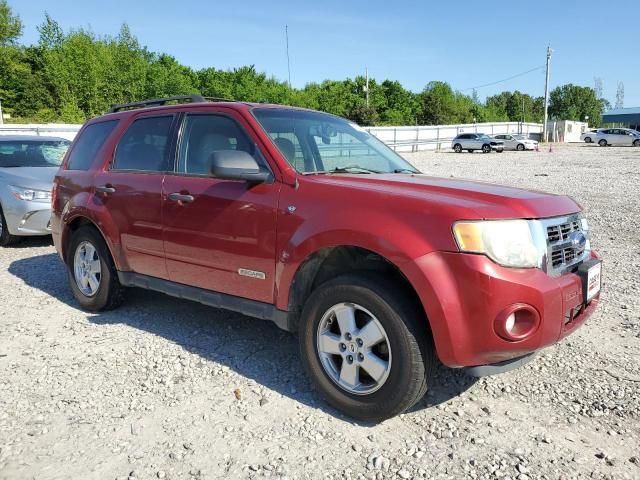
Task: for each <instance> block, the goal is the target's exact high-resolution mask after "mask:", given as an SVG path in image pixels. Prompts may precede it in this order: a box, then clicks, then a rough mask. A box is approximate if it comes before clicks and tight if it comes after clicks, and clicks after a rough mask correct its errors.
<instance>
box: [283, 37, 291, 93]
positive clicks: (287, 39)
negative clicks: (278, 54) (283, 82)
mask: <svg viewBox="0 0 640 480" xmlns="http://www.w3.org/2000/svg"><path fill="white" fill-rule="evenodd" d="M284 36H285V40H286V42H287V73H288V75H289V89H291V64H290V62H289V26H288V25H285V26H284Z"/></svg>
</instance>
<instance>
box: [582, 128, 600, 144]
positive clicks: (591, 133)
mask: <svg viewBox="0 0 640 480" xmlns="http://www.w3.org/2000/svg"><path fill="white" fill-rule="evenodd" d="M600 130H601V129H599V128H595V129H591V130H587V131H586V132H584V133H583V134H581V135H580V140H581V141H583V142H585V143H593V139H594V138H596V136H597V135H598V132H599V131H600Z"/></svg>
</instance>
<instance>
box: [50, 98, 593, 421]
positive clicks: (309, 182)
mask: <svg viewBox="0 0 640 480" xmlns="http://www.w3.org/2000/svg"><path fill="white" fill-rule="evenodd" d="M172 102H173V104H170V103H172ZM176 102H178V103H176ZM52 197H53V200H52V202H53V218H52V230H53V238H54V241H55V245H56V248H57V250H58V252H59V253H60V256H61V257H62V259H63V260H64V262H65V263H66V265H67V266H68V270H69V280H70V285H71V289H72V290H73V293H74V295H75V297H76V299H77V301H78V302H79V303H80V305H81V306H82V307H83V308H85V309H87V310H90V311H97V310H104V309H110V308H114V307H116V306H117V305H118V304H119V303H120V302H121V301H122V299H123V294H124V292H125V287H129V286H135V287H142V288H147V289H152V290H157V291H160V292H165V293H167V294H169V295H173V296H176V297H181V298H187V299H191V300H195V301H198V302H202V303H205V304H207V305H211V306H214V307H220V308H226V309H230V310H234V311H238V312H242V313H244V314H246V315H250V316H253V317H258V318H262V319H267V320H272V321H274V322H275V323H276V324H277V325H278V326H279V327H280V328H283V329H286V330H289V331H297V332H298V333H299V341H300V350H301V357H302V361H303V363H304V365H305V367H306V369H307V371H308V373H309V375H310V377H311V379H312V380H313V382H314V384H315V386H316V388H317V389H318V390H319V391H320V392H321V393H322V394H323V396H324V397H326V399H327V400H328V401H329V402H330V403H331V404H333V405H334V406H335V407H337V408H338V409H340V410H342V411H344V412H346V413H347V414H349V415H351V416H353V417H356V418H360V419H369V420H381V419H384V418H387V417H390V416H393V415H395V414H397V413H399V412H402V411H403V410H405V409H407V408H408V407H410V406H411V405H413V404H414V403H415V402H416V401H418V400H419V399H420V398H421V397H422V396H423V395H424V393H425V391H426V389H427V384H428V380H429V376H430V373H431V372H432V371H433V367H434V365H435V362H436V361H437V360H436V358H438V359H439V360H440V361H441V362H442V363H444V364H445V365H448V366H450V367H471V368H470V369H469V370H470V372H471V373H472V374H474V375H477V376H480V375H486V374H491V373H498V372H501V371H506V370H509V369H511V368H514V367H515V366H517V365H520V364H522V363H524V362H525V361H527V360H529V359H530V358H531V356H532V354H533V353H534V352H535V351H536V350H539V349H541V348H543V347H546V346H548V345H551V344H553V343H556V342H558V341H559V340H560V339H561V338H563V337H565V336H566V335H568V334H569V333H571V332H573V331H574V330H575V329H576V328H577V327H578V326H579V325H581V324H582V323H583V322H584V321H585V319H586V318H587V317H588V316H589V315H590V314H591V313H592V312H593V310H594V308H595V306H596V305H597V303H598V300H599V291H600V267H601V264H600V260H599V259H598V257H597V255H596V254H595V252H593V251H592V250H591V246H590V243H589V237H588V226H587V222H586V219H585V218H584V216H583V215H582V213H581V207H580V206H579V205H578V204H577V203H576V202H575V201H574V200H572V199H571V198H569V197H566V196H557V195H550V194H546V193H540V192H531V191H526V190H519V189H515V188H508V187H501V186H496V185H490V184H486V183H478V182H470V181H462V180H452V179H441V178H433V177H429V176H426V175H423V174H421V173H420V172H419V171H418V170H416V169H415V168H414V167H413V166H411V165H410V164H409V163H407V162H406V161H405V160H403V159H402V158H401V157H400V156H398V155H397V154H396V153H394V152H393V151H392V150H390V149H389V148H387V147H386V146H385V145H384V144H383V143H381V142H380V141H378V140H377V139H376V138H375V137H373V136H372V135H370V134H368V133H367V132H366V131H365V130H363V129H362V128H360V127H359V126H358V125H355V124H354V123H351V122H349V121H348V120H345V119H342V118H339V117H335V116H333V115H328V114H325V113H320V112H315V111H311V110H304V109H299V108H292V107H285V106H279V105H267V104H254V103H244V102H234V101H216V100H208V99H204V98H202V97H200V96H195V95H194V96H188V97H174V98H170V99H157V100H149V101H144V102H139V103H133V104H127V105H119V106H115V107H114V108H113V109H112V110H111V112H110V113H108V114H106V115H104V116H101V117H99V118H94V119H92V120H90V121H89V122H87V123H86V124H85V125H84V126H83V128H82V130H81V131H80V133H79V134H78V136H77V137H76V139H75V141H74V143H73V145H72V146H71V148H70V150H69V152H68V153H67V155H66V157H65V160H64V162H63V165H62V167H61V168H60V171H59V172H58V175H57V177H56V179H55V184H54V189H53V195H52Z"/></svg>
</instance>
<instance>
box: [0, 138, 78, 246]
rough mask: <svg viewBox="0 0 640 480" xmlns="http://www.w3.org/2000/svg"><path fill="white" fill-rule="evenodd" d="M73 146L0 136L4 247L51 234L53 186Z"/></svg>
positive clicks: (0, 234)
mask: <svg viewBox="0 0 640 480" xmlns="http://www.w3.org/2000/svg"><path fill="white" fill-rule="evenodd" d="M70 144H71V142H69V141H68V140H65V139H64V138H57V137H40V136H35V135H34V136H30V135H11V136H0V246H6V245H10V244H12V243H15V242H17V241H18V240H20V239H21V238H22V237H25V236H34V235H49V234H50V233H51V224H50V219H51V186H52V184H53V177H54V176H55V174H56V172H57V171H58V167H59V166H60V163H62V158H63V156H64V154H65V152H66V150H67V148H68V147H69V145H70Z"/></svg>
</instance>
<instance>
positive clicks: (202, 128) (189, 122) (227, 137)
mask: <svg viewBox="0 0 640 480" xmlns="http://www.w3.org/2000/svg"><path fill="white" fill-rule="evenodd" d="M182 131H183V133H182V140H181V141H180V147H179V154H178V172H179V173H186V174H190V175H203V176H208V175H210V158H211V154H212V153H213V152H218V151H224V150H242V151H245V152H247V153H249V154H250V155H252V156H253V157H254V158H256V160H257V161H258V163H259V164H260V165H263V164H264V162H263V161H262V158H261V157H260V155H259V153H257V149H256V147H255V145H254V143H253V142H252V141H251V139H250V138H249V137H248V136H247V134H246V133H245V132H244V131H243V130H242V128H241V127H240V125H238V124H237V123H236V122H235V121H234V120H232V119H231V118H228V117H225V116H223V115H202V114H190V115H187V116H186V118H185V120H184V124H183V128H182Z"/></svg>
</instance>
